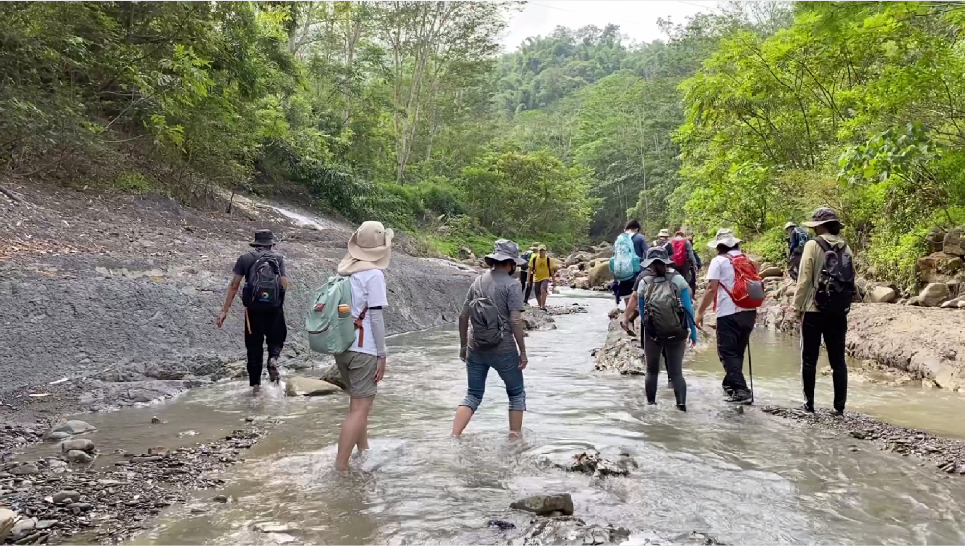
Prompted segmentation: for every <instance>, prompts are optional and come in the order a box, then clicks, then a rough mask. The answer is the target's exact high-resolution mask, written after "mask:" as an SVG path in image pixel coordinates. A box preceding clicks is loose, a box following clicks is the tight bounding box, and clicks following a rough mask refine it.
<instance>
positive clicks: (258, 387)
mask: <svg viewBox="0 0 965 546" xmlns="http://www.w3.org/2000/svg"><path fill="white" fill-rule="evenodd" d="M260 392H261V385H255V386H254V387H251V395H252V396H258V394H259V393H260Z"/></svg>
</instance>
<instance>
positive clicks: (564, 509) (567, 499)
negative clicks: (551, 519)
mask: <svg viewBox="0 0 965 546" xmlns="http://www.w3.org/2000/svg"><path fill="white" fill-rule="evenodd" d="M509 507H510V508H515V509H517V510H524V511H526V512H532V513H534V514H539V515H541V516H548V515H550V514H552V513H553V512H559V513H561V514H563V515H564V516H572V515H573V497H571V496H570V494H569V493H563V494H561V495H533V496H532V497H526V498H525V499H520V500H518V501H516V502H514V503H512V504H510V505H509Z"/></svg>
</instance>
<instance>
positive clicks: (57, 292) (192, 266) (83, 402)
mask: <svg viewBox="0 0 965 546" xmlns="http://www.w3.org/2000/svg"><path fill="white" fill-rule="evenodd" d="M15 189H16V191H17V192H18V194H19V195H20V196H21V197H22V198H23V201H22V202H20V203H14V202H12V201H9V200H7V199H3V198H0V230H2V231H3V232H4V233H7V234H8V239H7V241H6V242H5V245H4V247H3V251H2V252H0V279H2V280H0V346H3V347H4V348H5V349H6V350H5V351H3V354H0V374H3V376H4V381H3V383H2V385H0V402H2V404H3V405H0V419H5V420H7V421H9V420H10V419H15V420H18V421H22V422H27V423H30V422H32V421H33V420H34V419H35V418H38V417H40V418H43V417H49V416H55V415H58V414H61V413H69V412H79V411H91V410H95V411H96V410H101V409H105V408H109V407H114V406H117V405H130V404H139V403H146V402H150V401H151V400H154V399H158V398H165V397H168V396H171V395H173V394H176V393H178V392H181V391H183V390H185V389H187V388H190V387H194V386H198V385H202V384H205V383H208V382H210V381H213V380H217V379H220V378H223V377H228V376H231V374H232V373H234V372H232V370H231V366H229V365H230V364H232V363H238V362H241V361H243V358H244V345H243V340H242V330H243V327H244V319H243V314H242V306H241V305H240V302H238V301H236V302H235V304H234V305H233V307H232V310H231V313H230V316H229V318H228V320H227V322H226V323H225V325H224V328H223V329H220V330H219V329H218V328H216V327H215V326H214V325H213V324H212V320H213V318H214V317H215V315H216V313H217V312H218V310H219V308H220V306H221V303H222V301H223V299H224V296H225V292H226V288H227V284H228V281H229V279H230V276H231V268H232V266H233V265H234V261H235V260H236V259H237V257H238V255H240V254H241V253H244V252H247V251H248V250H249V247H248V244H247V243H248V241H249V239H250V238H251V235H252V233H253V232H254V230H256V229H260V228H268V229H271V230H273V231H274V232H275V234H276V236H277V238H278V240H279V244H278V251H279V252H280V253H282V254H283V255H284V256H285V259H286V264H287V267H288V274H289V277H290V279H291V282H292V286H291V288H290V290H289V292H288V294H287V296H286V318H287V322H288V328H289V336H288V346H287V347H286V350H285V352H284V354H283V359H282V360H283V361H282V364H283V365H286V364H288V363H290V362H292V361H298V360H302V361H304V360H306V359H309V360H311V358H312V357H311V355H309V354H308V353H307V352H306V351H304V347H305V345H306V340H305V334H304V326H303V324H304V312H305V308H306V305H307V301H308V299H309V297H310V294H311V292H312V291H313V290H314V289H315V288H317V287H318V286H321V285H322V284H323V283H324V281H325V279H326V278H327V276H328V275H330V274H332V273H334V270H335V266H336V264H337V263H338V261H339V259H341V257H342V256H343V254H344V252H345V247H346V242H347V240H348V237H349V235H350V229H351V228H350V227H347V226H345V225H343V224H339V223H337V222H315V223H306V222H305V221H304V220H303V219H301V220H299V219H291V218H288V217H286V216H284V215H283V214H281V213H279V212H278V211H277V210H275V209H272V208H270V207H267V206H264V205H259V204H258V203H254V202H251V201H247V200H243V199H238V198H236V202H235V204H234V205H233V207H232V213H231V214H226V213H223V212H217V211H209V210H198V209H191V208H186V207H182V206H180V205H178V204H177V203H175V202H173V201H172V200H170V199H167V198H163V197H159V196H129V195H107V194H102V193H96V192H91V191H84V190H78V189H71V188H64V187H46V186H20V187H17V188H15ZM398 240H399V243H398V245H396V249H397V250H396V252H395V253H394V256H393V259H392V265H391V266H390V268H389V269H388V271H387V272H386V277H387V281H388V287H389V301H390V305H389V307H388V309H387V311H386V324H387V327H388V330H389V333H400V332H405V331H411V330H417V329H423V328H428V327H431V326H435V325H438V324H442V323H445V322H449V321H452V320H454V319H455V318H456V317H457V314H458V312H459V310H460V309H461V306H462V303H463V300H464V298H465V291H466V289H467V287H468V285H469V283H470V282H471V280H472V278H473V277H474V272H473V271H472V270H471V269H470V268H468V267H466V266H462V265H459V266H456V265H455V264H452V263H449V262H446V261H443V260H433V259H420V258H414V257H411V256H409V255H406V254H405V253H404V252H403V251H402V250H403V249H405V248H406V241H405V237H404V236H402V237H399V238H398ZM293 348H294V350H293ZM300 366H304V364H301V365H300ZM242 368H243V364H242ZM56 381H61V382H59V383H55V384H51V383H52V382H56ZM31 394H32V395H35V396H30V395H31Z"/></svg>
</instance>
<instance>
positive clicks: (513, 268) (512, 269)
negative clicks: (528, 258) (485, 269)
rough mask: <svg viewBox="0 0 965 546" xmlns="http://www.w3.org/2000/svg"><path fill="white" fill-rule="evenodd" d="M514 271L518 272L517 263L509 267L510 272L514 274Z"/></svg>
mask: <svg viewBox="0 0 965 546" xmlns="http://www.w3.org/2000/svg"><path fill="white" fill-rule="evenodd" d="M514 273H516V264H513V265H512V266H510V268H509V274H510V275H512V274H514Z"/></svg>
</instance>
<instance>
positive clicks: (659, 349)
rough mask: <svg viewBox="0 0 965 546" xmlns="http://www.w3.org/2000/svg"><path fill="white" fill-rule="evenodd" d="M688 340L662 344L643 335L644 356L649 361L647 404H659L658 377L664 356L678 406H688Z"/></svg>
mask: <svg viewBox="0 0 965 546" xmlns="http://www.w3.org/2000/svg"><path fill="white" fill-rule="evenodd" d="M686 347H687V340H686V339H682V340H680V341H674V342H670V343H660V342H658V341H657V340H655V339H652V338H651V337H650V336H648V335H646V334H644V335H643V355H644V357H645V358H646V360H647V380H646V388H647V402H648V403H650V404H655V403H656V402H657V375H659V374H660V357H661V356H664V358H665V360H666V363H667V375H669V376H670V384H671V385H673V393H674V397H675V398H676V399H677V405H678V406H683V405H686V404H687V382H686V381H685V380H684V370H683V367H684V350H685V349H686Z"/></svg>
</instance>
